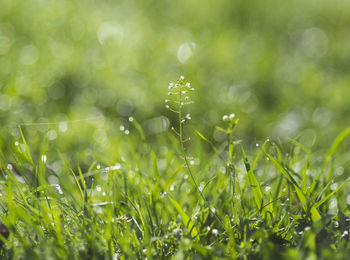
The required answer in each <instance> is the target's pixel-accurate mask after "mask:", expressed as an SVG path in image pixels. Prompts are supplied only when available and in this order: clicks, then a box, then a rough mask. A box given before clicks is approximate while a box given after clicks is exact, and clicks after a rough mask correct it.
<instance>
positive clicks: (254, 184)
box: [241, 145, 264, 210]
mask: <svg viewBox="0 0 350 260" xmlns="http://www.w3.org/2000/svg"><path fill="white" fill-rule="evenodd" d="M241 150H242V155H243V160H244V165H245V168H246V171H247V174H248V179H249V183H250V187H251V188H252V192H253V197H254V201H255V204H256V207H257V208H258V210H260V209H262V210H264V208H263V207H262V206H263V196H262V192H261V189H260V185H259V182H258V181H257V180H256V178H255V175H254V173H253V169H252V168H251V167H250V164H249V161H248V158H247V156H246V154H245V152H244V149H243V146H242V145H241Z"/></svg>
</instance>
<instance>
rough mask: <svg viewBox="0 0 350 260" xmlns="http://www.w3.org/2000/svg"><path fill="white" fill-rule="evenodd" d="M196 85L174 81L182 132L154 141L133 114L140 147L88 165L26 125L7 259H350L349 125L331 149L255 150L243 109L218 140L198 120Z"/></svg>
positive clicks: (2, 163)
mask: <svg viewBox="0 0 350 260" xmlns="http://www.w3.org/2000/svg"><path fill="white" fill-rule="evenodd" d="M190 88H191V87H190V86H189V85H188V84H186V82H185V80H184V79H183V78H180V79H179V80H178V81H177V83H176V84H174V85H171V91H170V92H171V93H170V96H169V97H170V98H171V99H169V100H168V101H167V104H170V105H169V107H168V108H169V109H171V110H172V111H173V112H175V113H176V114H177V115H178V124H177V125H175V126H174V127H173V128H172V131H169V133H165V134H162V135H159V136H158V139H159V140H156V141H154V140H153V141H152V142H150V141H149V140H148V137H147V136H146V135H145V133H144V130H143V127H142V126H141V124H139V123H138V122H137V120H136V119H135V118H132V117H131V118H129V123H130V131H131V133H130V135H125V136H124V137H123V139H124V141H125V142H127V143H128V144H129V145H130V147H129V149H130V153H127V155H126V156H120V157H118V158H116V159H115V160H114V161H113V162H109V163H105V162H104V161H95V162H93V163H92V164H91V165H90V167H89V168H88V169H87V170H86V171H83V169H82V168H81V167H79V165H78V166H76V167H72V166H71V165H70V162H69V161H70V160H69V158H66V156H65V154H64V153H62V154H61V153H60V152H59V151H57V154H56V157H55V158H57V159H55V160H52V162H53V161H54V162H55V163H54V164H52V163H50V161H49V160H48V157H47V154H48V152H49V151H48V149H49V147H50V145H49V142H50V141H49V140H48V138H47V136H46V137H43V138H42V144H41V149H40V150H35V151H31V148H30V147H31V146H30V140H26V138H25V134H24V132H25V131H22V129H21V128H19V129H18V131H19V134H20V136H21V137H20V138H19V139H17V140H11V143H12V146H11V147H8V148H7V149H3V151H1V154H0V169H1V197H0V205H1V207H0V210H1V222H2V223H3V224H4V225H5V226H2V227H1V229H0V234H1V236H0V239H1V241H2V243H1V252H0V253H1V257H2V258H4V259H22V258H23V259H49V258H54V259H145V258H147V259H153V258H157V259H159V258H173V259H184V258H190V259H192V258H196V259H210V258H215V259H235V258H239V259H306V258H307V259H330V258H332V259H346V258H347V256H348V253H349V252H350V246H349V239H350V237H349V231H350V230H349V229H350V217H349V215H350V206H349V200H350V197H349V195H348V191H349V185H348V182H349V180H350V179H349V178H346V172H341V171H340V170H339V169H342V168H340V167H342V166H344V164H346V161H347V160H348V157H346V158H343V157H342V156H341V154H340V153H339V152H337V150H338V149H339V147H340V146H341V144H342V142H343V141H344V140H345V139H346V137H347V136H348V135H349V134H350V131H349V129H346V130H344V131H343V132H342V133H340V134H339V136H338V137H337V138H336V139H335V141H334V143H333V144H332V145H331V146H330V148H329V151H328V152H326V153H324V154H323V155H321V154H320V152H319V151H318V150H316V151H315V149H314V144H315V142H312V144H311V146H305V145H304V144H302V143H300V142H299V141H298V138H296V139H290V140H288V141H286V142H280V141H278V140H272V139H268V140H266V141H264V142H261V143H260V144H257V145H256V147H254V148H250V147H248V148H247V144H246V143H245V142H241V141H240V140H239V139H238V137H237V136H235V132H234V130H235V128H236V127H237V124H238V120H237V119H236V117H235V116H234V115H233V114H232V115H230V116H224V117H223V121H222V123H220V125H218V126H217V129H218V130H219V131H221V132H223V133H224V134H225V135H226V140H225V141H223V142H222V143H213V142H212V141H210V139H209V138H207V137H205V136H204V135H203V134H202V133H201V131H200V130H198V129H191V128H189V127H188V126H189V125H190V123H189V120H190V119H191V116H190V115H187V114H186V111H185V110H186V107H185V103H186V102H188V103H190V101H191V99H190V98H186V94H187V93H186V92H187V91H188V89H190ZM184 91H186V92H184ZM173 97H174V98H173ZM185 114H186V116H184V115H185ZM186 135H191V139H190V140H189V141H188V138H186V137H185V136H186ZM196 137H197V138H196ZM111 145H116V146H117V145H118V143H117V142H116V143H112V144H111ZM77 152H79V151H77ZM7 231H8V233H6V232H7ZM8 234H9V236H8ZM7 236H8V237H7Z"/></svg>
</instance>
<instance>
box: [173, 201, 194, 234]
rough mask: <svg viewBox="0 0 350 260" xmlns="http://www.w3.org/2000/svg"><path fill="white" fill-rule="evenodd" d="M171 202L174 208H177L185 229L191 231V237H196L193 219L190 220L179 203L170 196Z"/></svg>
mask: <svg viewBox="0 0 350 260" xmlns="http://www.w3.org/2000/svg"><path fill="white" fill-rule="evenodd" d="M169 199H170V201H171V203H172V204H173V206H174V207H175V209H176V210H177V212H178V213H179V214H180V216H181V219H182V222H183V223H184V225H185V226H186V227H187V230H189V231H190V232H191V233H190V234H191V237H193V238H198V231H197V228H196V226H195V225H194V223H193V221H192V220H191V218H190V217H189V216H188V215H187V214H186V213H185V211H183V209H182V207H181V206H180V204H179V203H178V202H177V201H176V200H174V199H173V198H170V197H169Z"/></svg>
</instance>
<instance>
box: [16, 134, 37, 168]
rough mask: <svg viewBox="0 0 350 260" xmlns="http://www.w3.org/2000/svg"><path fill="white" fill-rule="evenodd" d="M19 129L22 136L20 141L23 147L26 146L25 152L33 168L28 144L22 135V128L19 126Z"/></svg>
mask: <svg viewBox="0 0 350 260" xmlns="http://www.w3.org/2000/svg"><path fill="white" fill-rule="evenodd" d="M19 131H20V133H21V137H22V141H23V144H24V147H25V148H26V153H27V158H28V161H29V162H30V163H31V164H32V166H33V167H34V168H35V164H34V161H33V158H32V155H31V154H30V150H29V147H28V144H27V142H26V139H25V138H24V135H23V132H22V128H21V127H19Z"/></svg>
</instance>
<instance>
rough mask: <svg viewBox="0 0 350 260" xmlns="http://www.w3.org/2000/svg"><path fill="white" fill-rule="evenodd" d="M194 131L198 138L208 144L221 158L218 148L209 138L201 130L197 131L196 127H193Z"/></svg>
mask: <svg viewBox="0 0 350 260" xmlns="http://www.w3.org/2000/svg"><path fill="white" fill-rule="evenodd" d="M194 131H195V132H196V134H197V135H198V136H199V137H200V138H202V139H203V140H204V141H206V142H207V143H208V144H210V146H211V147H212V149H213V150H214V152H215V153H216V154H217V155H218V156H219V157H220V158H221V155H220V152H219V151H218V149H216V147H215V145H214V144H213V143H212V142H211V141H210V140H208V139H207V138H206V137H205V136H204V135H203V134H202V133H201V132H199V131H197V130H196V129H194Z"/></svg>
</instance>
